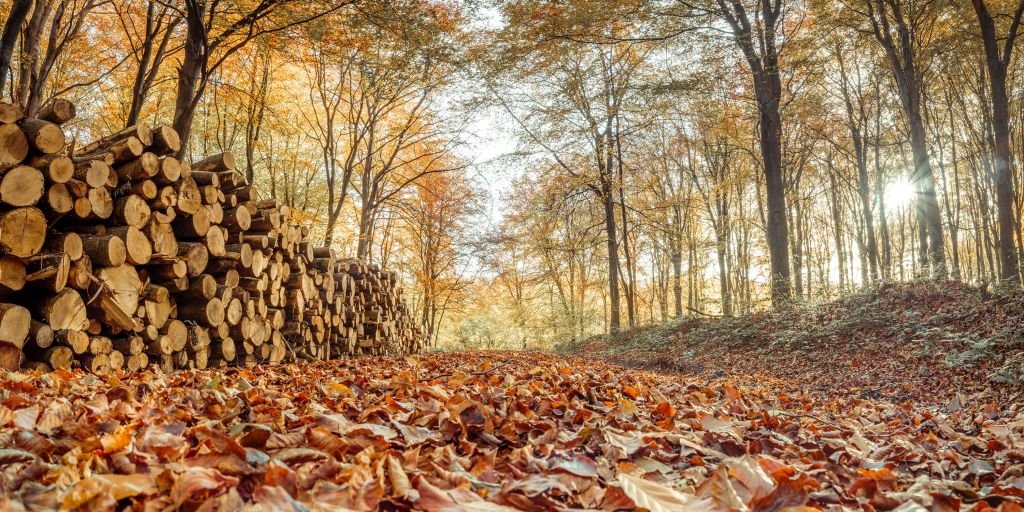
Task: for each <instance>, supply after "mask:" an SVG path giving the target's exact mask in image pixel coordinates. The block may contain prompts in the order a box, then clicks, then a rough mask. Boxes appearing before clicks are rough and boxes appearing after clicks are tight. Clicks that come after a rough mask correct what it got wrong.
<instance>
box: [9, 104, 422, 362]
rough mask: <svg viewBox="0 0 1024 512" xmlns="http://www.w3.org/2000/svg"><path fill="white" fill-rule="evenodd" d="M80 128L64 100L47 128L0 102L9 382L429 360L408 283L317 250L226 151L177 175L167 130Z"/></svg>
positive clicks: (46, 116) (47, 114) (45, 117)
mask: <svg viewBox="0 0 1024 512" xmlns="http://www.w3.org/2000/svg"><path fill="white" fill-rule="evenodd" d="M74 116H75V107H74V105H73V104H71V103H70V102H67V101H64V100H56V101H54V102H53V103H52V104H51V105H49V106H47V107H46V108H45V109H43V110H42V111H40V113H39V115H38V117H37V118H25V117H23V116H22V114H21V111H20V109H18V108H17V107H15V106H11V105H7V104H3V103H0V368H4V369H16V368H18V367H19V366H26V367H39V368H70V367H73V366H81V367H83V368H85V369H87V370H90V371H93V372H107V371H110V370H117V369H126V370H130V371H135V370H139V369H142V368H145V367H147V366H149V365H151V364H155V365H159V366H160V367H161V368H162V369H163V370H165V371H169V370H173V369H176V368H198V369H201V368H206V367H208V366H218V367H219V366H229V365H255V364H276V363H281V362H286V361H295V360H315V359H328V358H331V357H343V356H348V355H355V354H383V353H409V352H414V351H417V350H419V349H421V348H422V346H423V342H424V340H423V333H422V330H421V329H420V328H419V327H418V326H417V325H416V322H415V321H414V320H412V318H411V316H410V314H409V312H408V310H407V309H406V308H405V304H404V303H403V301H402V297H401V290H400V289H399V288H398V286H397V284H398V283H397V276H396V275H395V274H394V273H391V272H383V271H381V270H380V269H378V268H376V267H375V266H372V265H368V264H366V263H364V262H361V261H357V260H340V259H338V258H337V257H335V254H334V253H333V252H332V251H331V250H330V249H328V248H316V247H313V246H312V245H311V243H310V242H309V241H308V240H307V239H306V238H307V236H308V234H309V230H308V228H307V227H304V226H301V225H298V224H297V223H295V222H293V215H292V214H293V212H292V211H291V210H290V209H289V208H288V207H286V206H282V205H279V204H278V203H277V202H276V201H275V200H260V199H259V197H258V194H257V191H256V189H255V188H254V187H253V186H252V185H250V184H249V183H247V182H246V179H245V177H244V176H243V175H242V174H240V173H238V172H236V171H235V163H234V158H233V156H232V155H231V154H230V153H223V154H219V155H214V156H211V157H209V158H206V159H204V160H202V161H199V162H196V163H193V164H189V163H187V162H183V161H179V160H178V159H176V158H175V157H174V156H172V155H174V154H176V153H177V152H178V150H179V149H180V141H179V139H178V135H177V133H176V132H175V131H174V130H173V129H172V128H170V127H168V126H160V127H157V128H149V127H147V126H142V125H139V126H134V127H131V128H127V129H125V130H122V131H120V132H118V133H115V134H112V135H110V136H107V137H103V138H101V139H99V140H96V141H94V142H91V143H89V144H87V145H84V146H81V147H74V145H69V144H66V141H65V137H64V132H63V130H62V129H61V125H62V124H63V123H66V122H68V121H70V120H71V119H73V118H74ZM69 146H70V147H69Z"/></svg>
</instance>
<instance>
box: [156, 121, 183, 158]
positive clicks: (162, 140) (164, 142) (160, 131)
mask: <svg viewBox="0 0 1024 512" xmlns="http://www.w3.org/2000/svg"><path fill="white" fill-rule="evenodd" d="M149 149H150V151H152V152H154V153H158V154H162V155H168V154H174V153H177V152H178V151H179V150H180V149H181V138H180V137H178V132H177V131H175V129H174V128H172V127H170V126H167V125H163V126H158V127H156V128H153V143H152V144H150V147H149Z"/></svg>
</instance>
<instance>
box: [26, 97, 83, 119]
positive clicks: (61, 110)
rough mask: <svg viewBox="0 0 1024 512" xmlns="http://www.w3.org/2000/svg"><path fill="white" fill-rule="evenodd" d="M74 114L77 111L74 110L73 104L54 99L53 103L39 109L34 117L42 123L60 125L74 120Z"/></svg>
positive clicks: (64, 100)
mask: <svg viewBox="0 0 1024 512" xmlns="http://www.w3.org/2000/svg"><path fill="white" fill-rule="evenodd" d="M76 114H77V110H76V109H75V104H74V103H72V102H70V101H68V100H66V99H64V98H54V99H53V101H51V102H49V103H47V104H46V105H45V106H44V107H43V108H41V109H39V113H37V114H36V117H38V118H39V119H42V120H43V121H48V122H51V123H53V124H56V125H62V124H64V123H66V122H68V121H70V120H72V119H74V118H75V115H76Z"/></svg>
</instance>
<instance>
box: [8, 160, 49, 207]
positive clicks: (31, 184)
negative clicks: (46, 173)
mask: <svg viewBox="0 0 1024 512" xmlns="http://www.w3.org/2000/svg"><path fill="white" fill-rule="evenodd" d="M45 183H46V180H45V179H44V178H43V173H41V172H39V170H38V169H36V168H34V167H29V166H27V165H19V166H17V167H15V168H13V169H11V170H9V171H7V172H6V173H4V175H3V178H2V179H0V201H2V202H4V203H5V204H8V205H10V206H33V205H35V204H36V203H38V202H39V200H40V199H42V198H43V192H44V191H45Z"/></svg>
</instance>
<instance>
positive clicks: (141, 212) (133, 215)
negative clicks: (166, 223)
mask: <svg viewBox="0 0 1024 512" xmlns="http://www.w3.org/2000/svg"><path fill="white" fill-rule="evenodd" d="M150 214H151V211H150V209H149V205H148V204H146V201H145V200H143V199H142V198H141V197H139V196H137V195H135V194H129V195H127V196H124V197H119V198H117V200H116V201H114V212H113V215H112V217H111V219H112V220H113V221H114V223H116V224H120V225H125V226H132V227H136V228H139V229H142V228H143V227H144V226H145V225H146V223H148V222H149V218H150Z"/></svg>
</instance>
